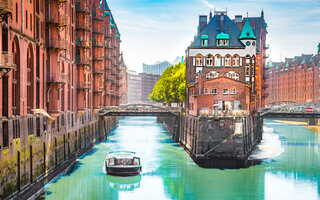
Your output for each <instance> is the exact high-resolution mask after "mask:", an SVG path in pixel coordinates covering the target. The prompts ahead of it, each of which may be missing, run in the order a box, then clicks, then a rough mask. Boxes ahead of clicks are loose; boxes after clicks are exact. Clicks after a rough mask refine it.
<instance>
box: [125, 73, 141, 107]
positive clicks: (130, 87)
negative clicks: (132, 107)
mask: <svg viewBox="0 0 320 200" xmlns="http://www.w3.org/2000/svg"><path fill="white" fill-rule="evenodd" d="M139 102H141V76H140V75H139V74H138V73H137V72H136V71H133V70H128V74H127V103H139Z"/></svg>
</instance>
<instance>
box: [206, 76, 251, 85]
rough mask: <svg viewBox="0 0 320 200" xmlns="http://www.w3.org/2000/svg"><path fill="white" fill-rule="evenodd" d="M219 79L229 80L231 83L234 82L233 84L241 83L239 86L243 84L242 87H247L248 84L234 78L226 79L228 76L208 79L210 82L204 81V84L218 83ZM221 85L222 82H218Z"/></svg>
mask: <svg viewBox="0 0 320 200" xmlns="http://www.w3.org/2000/svg"><path fill="white" fill-rule="evenodd" d="M219 79H227V80H229V81H233V82H236V83H239V84H242V85H247V83H244V82H241V81H239V80H235V79H233V78H229V77H226V76H219V77H217V78H213V79H208V80H204V83H209V82H216V81H217V80H219ZM218 82H219V83H221V82H220V81H218Z"/></svg>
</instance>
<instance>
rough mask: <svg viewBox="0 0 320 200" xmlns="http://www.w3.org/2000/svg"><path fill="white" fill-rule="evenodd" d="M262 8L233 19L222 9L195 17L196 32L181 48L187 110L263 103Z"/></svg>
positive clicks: (244, 107) (255, 106)
mask: <svg viewBox="0 0 320 200" xmlns="http://www.w3.org/2000/svg"><path fill="white" fill-rule="evenodd" d="M266 27H267V25H266V23H265V21H264V13H263V11H262V12H261V16H260V17H253V18H249V17H247V18H244V19H242V16H239V15H237V16H236V17H235V19H234V20H231V19H230V18H229V17H228V16H227V12H226V11H215V13H214V16H212V13H210V15H209V21H208V19H207V16H205V15H202V16H200V17H199V27H198V34H197V36H196V37H195V40H194V41H193V42H192V44H191V45H190V46H189V47H188V49H187V50H186V67H187V69H186V70H187V71H186V72H187V73H186V74H187V98H186V107H187V110H188V112H189V114H190V115H198V114H199V111H201V110H209V111H213V110H214V105H216V106H217V107H218V109H219V110H245V111H247V112H251V111H253V110H255V109H258V108H260V107H263V106H264V97H265V88H264V79H263V77H264V66H265V58H266V57H267V56H266V54H265V50H266V49H267V46H266V44H265V42H266V34H267V31H266Z"/></svg>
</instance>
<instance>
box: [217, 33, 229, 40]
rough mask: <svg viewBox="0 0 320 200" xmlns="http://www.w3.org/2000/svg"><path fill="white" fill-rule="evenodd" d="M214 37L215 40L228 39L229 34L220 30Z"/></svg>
mask: <svg viewBox="0 0 320 200" xmlns="http://www.w3.org/2000/svg"><path fill="white" fill-rule="evenodd" d="M216 39H217V40H229V39H230V36H229V35H228V34H226V33H224V32H221V33H219V34H218V35H217V36H216Z"/></svg>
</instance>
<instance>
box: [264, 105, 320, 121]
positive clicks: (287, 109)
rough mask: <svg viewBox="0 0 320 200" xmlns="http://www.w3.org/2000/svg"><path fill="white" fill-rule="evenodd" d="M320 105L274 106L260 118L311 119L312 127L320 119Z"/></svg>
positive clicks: (266, 110)
mask: <svg viewBox="0 0 320 200" xmlns="http://www.w3.org/2000/svg"><path fill="white" fill-rule="evenodd" d="M319 106H320V104H319V103H291V104H284V105H280V106H273V107H271V108H267V109H265V110H264V111H263V112H261V113H260V117H261V118H263V119H266V118H269V119H270V118H275V119H285V118H287V119H288V118H291V119H292V118H302V119H309V124H310V125H315V124H316V119H317V118H320V107H319Z"/></svg>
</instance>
